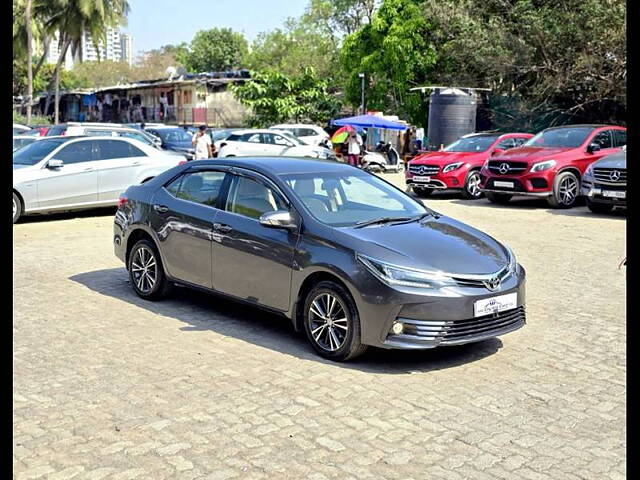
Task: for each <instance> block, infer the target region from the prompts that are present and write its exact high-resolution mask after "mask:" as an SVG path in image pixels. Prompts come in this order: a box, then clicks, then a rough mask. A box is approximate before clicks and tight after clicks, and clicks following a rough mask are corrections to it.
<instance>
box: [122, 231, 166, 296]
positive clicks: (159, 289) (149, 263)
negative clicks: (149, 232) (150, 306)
mask: <svg viewBox="0 0 640 480" xmlns="http://www.w3.org/2000/svg"><path fill="white" fill-rule="evenodd" d="M144 267H146V268H144ZM127 269H128V270H129V280H130V281H131V286H132V287H133V290H134V291H135V292H136V294H137V295H138V296H139V297H140V298H144V299H145V300H159V299H161V298H164V297H166V296H167V295H168V294H169V291H170V290H171V284H170V283H169V281H168V280H167V276H166V275H165V273H164V267H163V265H162V259H161V258H160V253H159V252H158V249H157V248H156V246H155V245H154V244H153V242H150V241H149V240H144V239H143V240H139V241H138V242H137V243H136V244H135V245H134V246H133V248H132V249H131V253H130V254H129V264H128V265H127Z"/></svg>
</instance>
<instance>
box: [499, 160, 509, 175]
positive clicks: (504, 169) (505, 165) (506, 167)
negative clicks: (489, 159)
mask: <svg viewBox="0 0 640 480" xmlns="http://www.w3.org/2000/svg"><path fill="white" fill-rule="evenodd" d="M498 170H499V171H500V173H501V174H503V175H504V174H505V173H507V172H509V164H508V163H501V164H500V168H499V169H498Z"/></svg>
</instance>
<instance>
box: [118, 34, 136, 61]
mask: <svg viewBox="0 0 640 480" xmlns="http://www.w3.org/2000/svg"><path fill="white" fill-rule="evenodd" d="M120 60H121V61H123V62H126V63H128V64H129V66H130V67H131V66H133V47H132V39H131V35H129V34H128V33H121V34H120Z"/></svg>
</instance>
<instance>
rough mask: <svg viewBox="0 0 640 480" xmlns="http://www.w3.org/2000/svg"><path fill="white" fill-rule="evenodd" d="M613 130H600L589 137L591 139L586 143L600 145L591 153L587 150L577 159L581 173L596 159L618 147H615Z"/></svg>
mask: <svg viewBox="0 0 640 480" xmlns="http://www.w3.org/2000/svg"><path fill="white" fill-rule="evenodd" d="M613 132H614V131H613V130H602V131H600V132H598V133H596V134H595V135H593V138H591V140H589V142H587V145H590V144H592V143H596V144H598V145H600V150H597V151H595V152H593V153H588V152H587V153H585V154H584V155H583V157H582V158H581V159H580V161H579V162H580V165H579V168H580V171H581V172H582V173H584V171H585V170H586V169H587V167H588V166H589V165H590V164H592V163H593V162H595V161H596V160H600V159H601V158H602V157H604V156H606V155H610V154H612V153H615V152H617V151H618V150H619V148H616V147H615V144H614V140H613Z"/></svg>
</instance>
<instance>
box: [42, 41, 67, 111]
mask: <svg viewBox="0 0 640 480" xmlns="http://www.w3.org/2000/svg"><path fill="white" fill-rule="evenodd" d="M69 45H71V40H70V39H69V38H66V37H65V40H64V45H63V47H62V50H61V52H60V56H59V57H58V63H56V69H55V72H54V76H53V78H52V79H51V80H50V81H49V85H47V101H46V103H45V106H44V115H48V114H49V105H51V95H50V92H51V87H53V86H55V85H56V78H57V79H58V81H59V78H60V77H59V76H58V74H59V72H60V66H61V65H62V62H63V61H64V57H65V56H66V55H67V49H68V48H69ZM56 91H57V89H56ZM58 100H59V99H58V95H56V103H55V105H56V109H57V107H58Z"/></svg>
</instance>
